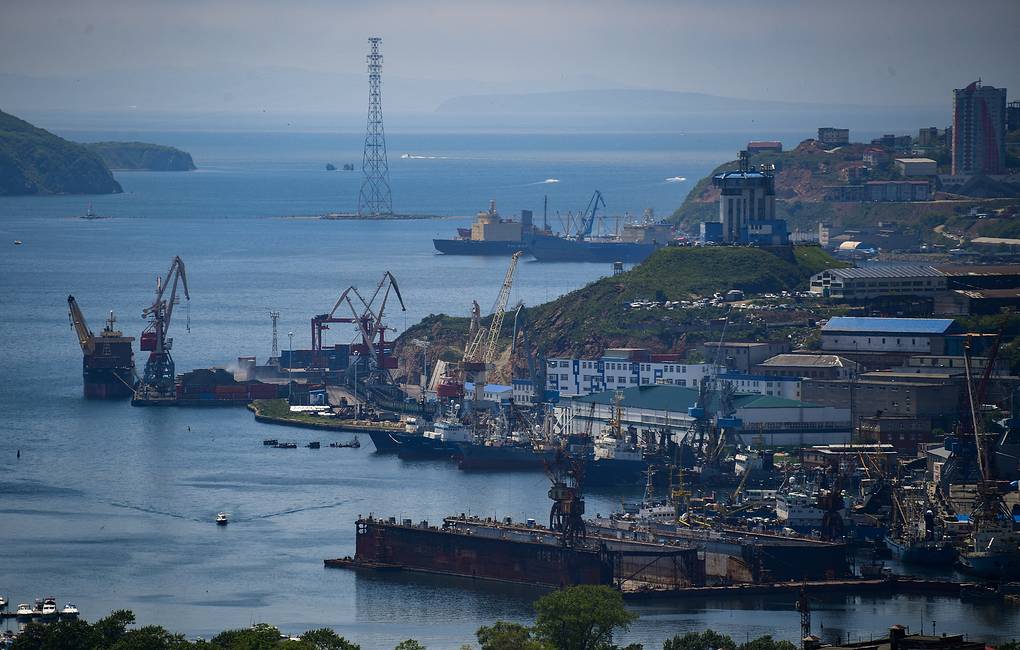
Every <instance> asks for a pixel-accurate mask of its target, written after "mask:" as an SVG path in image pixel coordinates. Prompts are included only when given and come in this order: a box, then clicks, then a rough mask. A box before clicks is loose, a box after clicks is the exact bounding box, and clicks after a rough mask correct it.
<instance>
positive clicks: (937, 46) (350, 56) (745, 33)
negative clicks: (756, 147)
mask: <svg viewBox="0 0 1020 650" xmlns="http://www.w3.org/2000/svg"><path fill="white" fill-rule="evenodd" d="M1018 28H1020V0H969V1H967V2H960V1H959V0H952V1H949V0H907V1H902V0H838V1H828V0H817V1H805V2H792V1H784V0H771V1H764V0H758V1H748V2H745V1H742V0H725V1H716V2H686V1H680V0H676V1H673V2H665V1H663V2H657V1H649V2H637V1H632V2H615V1H602V0H577V1H575V0H567V1H564V2H551V1H545V2H543V1H532V0H513V1H501V2H495V1H485V0H439V1H400V0H397V1H387V0H378V1H376V2H372V1H371V0H359V1H357V2H348V1H345V0H329V1H326V0H323V1H318V0H311V1H306V2H299V1H295V2H280V1H269V0H254V1H241V0H222V1H218V2H200V1H197V0H166V1H161V2H151V1H147V0H72V1H68V0H64V1H59V2H57V1H52V0H0V74H6V75H7V76H8V80H7V82H6V83H5V84H4V85H3V86H2V87H0V90H2V91H3V93H4V94H5V95H6V96H4V97H0V106H3V105H10V104H11V103H12V102H13V103H15V104H17V103H19V101H18V100H19V99H22V100H24V101H21V102H20V103H32V101H36V102H44V101H46V102H50V103H54V102H56V103H60V102H62V101H66V102H67V103H68V104H73V102H74V93H73V86H68V85H67V80H78V81H79V82H84V83H86V84H87V85H88V86H89V88H90V90H91V91H92V92H93V93H95V92H102V93H106V94H107V95H108V96H109V97H110V101H111V103H113V104H117V103H118V102H131V103H140V102H143V100H144V96H145V95H146V94H149V95H151V94H152V93H151V92H150V91H149V90H148V89H149V88H151V87H156V86H158V87H160V89H161V91H162V92H163V93H165V94H176V95H179V96H182V97H185V96H194V97H193V99H192V100H191V104H189V105H193V106H195V107H204V106H205V105H204V104H203V102H204V101H206V100H208V106H209V107H213V108H216V107H219V108H222V107H223V104H224V102H228V103H230V104H231V105H232V106H234V107H240V108H244V109H251V108H255V107H256V106H257V105H258V104H260V103H268V104H272V103H274V102H284V104H285V105H287V106H291V107H293V106H300V105H303V104H304V103H307V105H308V106H309V107H310V108H318V107H319V104H321V103H326V104H328V103H332V102H338V103H341V104H345V103H346V102H347V101H348V100H349V101H350V102H351V105H350V106H351V107H354V106H361V105H362V104H363V103H364V98H363V97H364V87H363V85H361V84H354V82H353V80H355V79H357V78H358V76H361V77H362V78H363V76H364V56H365V52H366V48H367V46H366V42H365V41H366V38H367V37H368V36H370V35H379V36H382V37H383V39H384V42H383V53H384V56H385V66H384V80H385V83H389V84H391V86H393V87H394V88H397V87H401V85H402V84H403V86H402V89H403V91H404V92H403V93H401V92H396V93H394V95H393V96H392V97H388V99H390V102H389V103H388V104H387V108H389V109H391V110H402V109H405V110H424V109H428V106H429V104H430V103H434V102H436V101H441V100H442V99H443V98H444V97H446V96H450V95H455V94H471V93H476V92H481V93H488V92H499V91H508V92H524V91H527V90H532V89H533V90H540V91H547V90H553V89H556V88H563V89H578V88H627V87H640V88H654V89H667V90H686V91H696V92H704V93H711V94H718V95H727V96H734V97H747V98H758V99H774V100H794V101H818V102H853V103H859V104H888V103H897V104H932V103H941V102H946V103H948V101H949V96H950V95H949V93H950V90H951V89H952V88H954V87H962V85H964V84H966V83H968V82H970V81H972V80H974V79H976V78H977V77H978V76H981V77H983V79H984V81H985V82H986V83H988V84H991V85H995V86H1005V87H1007V88H1010V89H1013V88H1015V89H1016V91H1017V94H1020V57H1018V55H1017V53H1016V44H1017V42H1018ZM10 75H16V77H13V78H12V77H10ZM288 75H291V83H289V84H288V83H285V82H284V81H282V80H284V79H285V78H286V77H287V76H288ZM24 77H28V79H25V78H24ZM334 77H335V79H336V82H337V83H336V85H337V86H341V87H343V89H346V88H347V87H348V86H349V87H350V92H349V93H348V92H346V90H343V89H340V90H337V91H336V92H337V93H339V95H337V94H335V93H334V91H333V90H328V91H327V90H324V89H323V88H320V87H319V86H324V85H328V84H329V81H330V80H331V79H332V78H334ZM33 78H34V79H33ZM40 78H41V79H42V80H47V79H49V78H59V79H62V80H64V81H65V83H64V85H60V86H52V87H48V91H47V92H49V93H50V94H49V95H46V94H45V93H43V95H44V96H45V99H34V98H35V97H36V95H33V94H32V93H38V92H41V91H39V81H40ZM224 78H231V79H234V80H235V81H238V82H240V81H241V80H245V79H247V80H249V82H250V83H249V84H248V85H244V84H241V85H239V86H237V88H238V89H237V90H231V91H229V92H224V93H216V92H215V88H216V87H217V85H218V84H219V85H223V81H222V80H223V79H224ZM12 79H13V81H12ZM422 80H427V81H430V82H434V83H433V85H432V86H429V85H428V84H426V85H425V86H424V87H423V86H422V85H421V84H420V83H418V82H420V81H422ZM107 83H109V84H110V86H109V88H105V84H107ZM19 84H20V85H19ZM33 84H34V85H33ZM97 86H98V87H99V88H98V91H97V88H96V87H97ZM210 88H211V89H212V90H210ZM132 89H134V90H136V91H137V93H136V94H138V95H139V96H141V99H139V100H137V101H136V99H134V98H132V97H131V95H132V92H133V90H132ZM53 93H56V99H54V96H53ZM12 94H14V95H22V96H21V97H20V98H19V97H11V96H10V95H12ZM1010 95H1011V98H1012V97H1013V96H1015V95H1014V93H1010ZM83 96H84V95H83ZM62 97H66V100H64V99H61V98H62ZM416 98H417V101H416ZM83 101H84V100H83ZM90 101H91V100H90ZM67 107H71V106H70V105H69V106H67ZM48 108H53V106H49V107H48ZM341 108H346V106H341Z"/></svg>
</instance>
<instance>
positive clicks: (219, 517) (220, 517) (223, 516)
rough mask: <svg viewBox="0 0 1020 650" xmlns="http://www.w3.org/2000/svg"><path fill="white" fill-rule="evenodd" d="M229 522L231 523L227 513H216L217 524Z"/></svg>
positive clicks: (221, 524) (224, 524)
mask: <svg viewBox="0 0 1020 650" xmlns="http://www.w3.org/2000/svg"><path fill="white" fill-rule="evenodd" d="M229 523H230V518H229V515H227V513H225V512H221V513H220V514H218V515H216V525H217V526H226V525H227V524H229Z"/></svg>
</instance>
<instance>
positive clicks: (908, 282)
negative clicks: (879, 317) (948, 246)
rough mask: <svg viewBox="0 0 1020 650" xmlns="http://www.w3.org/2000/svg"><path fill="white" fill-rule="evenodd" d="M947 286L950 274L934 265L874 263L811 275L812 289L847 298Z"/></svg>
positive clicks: (854, 299) (925, 291) (922, 292)
mask: <svg viewBox="0 0 1020 650" xmlns="http://www.w3.org/2000/svg"><path fill="white" fill-rule="evenodd" d="M945 290H946V277H945V274H943V273H942V272H941V271H939V270H937V269H936V268H934V267H931V266H915V265H906V264H885V265H871V266H865V267H858V268H848V269H826V270H824V271H822V272H821V273H816V274H815V275H813V276H811V292H812V293H816V294H820V295H822V296H825V297H826V298H834V299H836V300H845V301H847V302H860V301H864V300H873V299H875V298H886V297H890V296H895V297H904V296H934V295H935V294H937V293H941V292H944V291H945Z"/></svg>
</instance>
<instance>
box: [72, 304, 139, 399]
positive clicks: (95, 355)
mask: <svg viewBox="0 0 1020 650" xmlns="http://www.w3.org/2000/svg"><path fill="white" fill-rule="evenodd" d="M67 307H68V316H69V318H70V320H71V327H72V328H74V331H75V333H76V334H77V336H78V344H79V345H80V346H81V350H82V380H83V393H84V396H85V399H125V398H128V397H131V396H132V395H133V394H134V388H135V384H136V383H137V379H136V377H135V353H134V348H133V347H132V343H133V342H134V340H135V339H134V337H132V336H124V334H123V333H122V332H121V331H120V330H117V329H114V324H115V323H116V322H117V319H116V318H115V317H114V315H113V312H112V311H111V312H110V315H109V317H108V318H107V319H106V326H105V327H104V328H103V331H102V332H100V333H99V336H96V335H94V334H93V333H92V331H91V330H90V329H89V327H88V324H87V323H86V322H85V316H84V315H83V314H82V312H81V309H80V308H79V307H78V302H77V301H76V300H75V299H74V296H68V297H67Z"/></svg>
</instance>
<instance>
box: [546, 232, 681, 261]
mask: <svg viewBox="0 0 1020 650" xmlns="http://www.w3.org/2000/svg"><path fill="white" fill-rule="evenodd" d="M672 239H673V229H672V227H671V226H669V225H667V224H659V223H640V224H627V225H625V226H624V227H623V231H622V232H621V233H620V235H619V236H606V237H580V236H579V237H576V238H569V237H539V238H536V239H535V240H534V241H532V243H531V248H530V249H529V250H530V252H531V254H532V255H534V256H535V259H536V260H538V261H539V262H628V263H635V264H636V263H639V262H643V261H644V260H645V259H646V258H647V257H648V256H649V255H651V254H652V253H654V252H655V251H657V250H658V249H660V248H662V247H664V246H668V245H669V242H670V240H672Z"/></svg>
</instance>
